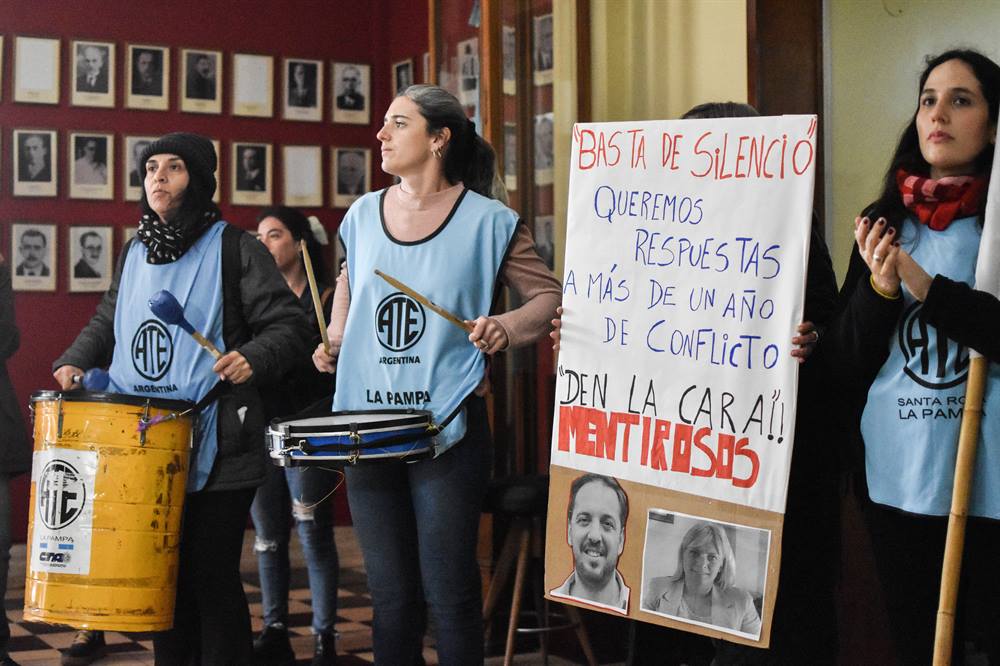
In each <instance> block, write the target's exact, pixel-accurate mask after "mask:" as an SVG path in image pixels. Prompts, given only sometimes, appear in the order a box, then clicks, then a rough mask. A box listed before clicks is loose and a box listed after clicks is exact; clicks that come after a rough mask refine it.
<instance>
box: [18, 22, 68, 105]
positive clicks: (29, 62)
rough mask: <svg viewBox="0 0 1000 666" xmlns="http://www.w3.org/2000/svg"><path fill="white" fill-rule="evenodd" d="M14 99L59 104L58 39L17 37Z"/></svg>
mask: <svg viewBox="0 0 1000 666" xmlns="http://www.w3.org/2000/svg"><path fill="white" fill-rule="evenodd" d="M14 101H15V102H28V103H30V104H58V103H59V40H58V39H46V38H44V37H20V36H18V37H14Z"/></svg>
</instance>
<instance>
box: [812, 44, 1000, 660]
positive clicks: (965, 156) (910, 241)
mask: <svg viewBox="0 0 1000 666" xmlns="http://www.w3.org/2000/svg"><path fill="white" fill-rule="evenodd" d="M998 104H1000V66H998V65H997V64H996V63H995V62H993V61H991V60H990V59H989V58H987V57H985V56H983V55H982V54H980V53H977V52H975V51H966V50H954V51H948V52H946V53H943V54H941V55H939V56H937V57H935V58H933V59H930V60H929V61H928V64H927V67H926V68H925V69H924V72H923V74H922V75H921V77H920V86H919V89H918V102H917V109H916V111H915V113H914V115H913V117H912V118H911V119H910V122H909V124H908V125H907V127H906V129H905V130H904V132H903V134H902V136H901V138H900V140H899V144H898V145H897V147H896V151H895V153H894V155H893V158H892V161H891V162H890V165H889V169H888V171H887V172H886V175H885V179H884V182H883V189H882V194H881V195H880V196H879V198H878V199H877V200H876V201H875V202H874V203H873V204H871V205H870V206H869V207H868V208H866V209H865V210H864V211H863V213H862V216H861V217H858V218H856V219H855V239H856V241H857V243H856V246H855V248H854V251H853V254H852V256H851V262H850V267H849V269H848V273H847V278H846V280H845V281H844V286H843V288H842V290H841V295H840V303H839V310H838V314H837V315H836V317H835V319H834V320H833V322H832V324H831V327H830V329H829V331H828V332H827V333H826V334H825V335H824V338H825V339H824V345H823V346H822V350H823V353H824V355H825V356H826V357H827V358H829V359H831V361H832V362H831V364H830V365H831V368H832V370H833V371H834V372H835V374H836V376H837V378H838V380H839V381H840V382H841V383H842V384H843V387H844V389H845V391H844V393H845V394H847V395H848V396H849V397H850V398H851V399H853V401H854V404H853V405H852V406H853V407H854V408H855V409H856V410H857V412H858V414H859V426H860V432H859V434H860V440H861V442H862V443H863V447H864V448H863V450H864V460H865V480H866V482H867V491H868V498H869V500H870V501H868V502H867V503H866V505H865V514H866V518H867V521H868V526H869V530H870V532H871V538H872V543H873V547H874V552H875V559H876V565H877V567H878V572H879V576H880V578H881V581H882V588H883V591H884V594H885V597H886V602H887V606H888V611H889V619H890V625H891V628H892V631H893V634H894V638H895V642H896V648H897V651H898V654H899V658H900V661H901V663H904V664H926V663H929V662H930V661H931V651H932V645H933V640H934V621H935V611H936V609H937V602H938V593H939V589H940V580H941V563H942V555H943V552H944V540H945V532H946V529H947V520H946V518H945V517H946V516H947V515H948V513H949V507H950V503H951V495H952V484H953V479H954V469H955V450H956V445H957V441H958V433H959V426H960V420H961V414H962V403H963V401H964V394H965V383H966V380H967V375H968V363H969V357H968V348H974V349H976V350H977V351H979V352H981V353H982V354H983V355H984V356H985V357H986V358H987V360H989V361H992V362H993V363H996V362H998V361H1000V336H998V335H997V330H998V328H1000V300H998V299H997V298H996V297H995V296H993V295H990V294H988V293H986V292H982V291H977V290H975V289H973V288H972V287H970V286H969V285H970V284H972V283H973V282H974V275H975V266H976V257H977V254H978V252H979V248H980V238H981V236H982V234H983V233H984V228H983V221H984V217H983V214H984V206H985V198H986V191H987V184H988V182H989V178H990V171H991V165H992V163H993V153H994V147H995V144H996V134H997V112H998ZM985 231H987V232H991V231H993V230H991V229H986V230H985ZM932 276H933V277H932ZM998 391H1000V371H998V369H997V366H996V365H992V366H991V369H990V371H989V375H988V378H987V381H986V405H987V409H986V411H985V413H984V414H983V417H982V424H981V433H980V439H979V442H980V444H979V457H978V459H977V461H976V468H975V474H974V481H973V488H972V497H971V505H970V511H969V513H970V516H971V517H970V520H969V523H968V532H967V536H966V545H965V553H966V557H965V560H964V566H963V567H962V584H961V588H960V598H959V609H958V613H957V620H958V621H957V625H956V636H955V641H954V645H955V646H957V647H959V648H962V649H963V650H964V649H966V646H967V645H969V646H974V651H975V652H984V653H986V655H988V657H989V660H990V662H989V663H993V664H997V663H1000V633H998V632H997V627H998V626H1000V605H998V604H997V601H996V600H997V599H998V598H1000V579H998V577H997V576H996V561H997V558H998V557H1000V525H998V524H997V523H996V522H995V521H996V520H997V519H1000V412H998V411H997V410H996V408H995V407H993V408H991V407H990V406H991V405H992V403H991V400H993V401H995V400H996V399H997V398H996V396H997V395H998V393H997V392H998ZM964 657H965V655H964V654H962V653H961V652H957V653H956V654H955V659H954V663H963V662H964Z"/></svg>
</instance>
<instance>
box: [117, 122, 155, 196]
mask: <svg viewBox="0 0 1000 666" xmlns="http://www.w3.org/2000/svg"><path fill="white" fill-rule="evenodd" d="M156 139H157V137H155V136H148V135H147V136H131V135H126V136H125V140H124V141H123V142H122V192H124V193H125V196H124V199H125V201H138V200H139V199H140V198H142V187H143V181H144V180H145V178H146V173H145V169H144V168H143V165H142V164H139V163H138V160H139V156H140V155H141V154H142V151H143V150H144V149H145V148H146V146H148V145H149V144H151V143H153V142H154V141H156Z"/></svg>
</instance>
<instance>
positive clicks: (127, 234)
mask: <svg viewBox="0 0 1000 666" xmlns="http://www.w3.org/2000/svg"><path fill="white" fill-rule="evenodd" d="M137 233H139V227H122V245H121V247H122V249H125V246H126V245H128V242H129V241H130V240H132V239H133V238H135V235H136V234H137Z"/></svg>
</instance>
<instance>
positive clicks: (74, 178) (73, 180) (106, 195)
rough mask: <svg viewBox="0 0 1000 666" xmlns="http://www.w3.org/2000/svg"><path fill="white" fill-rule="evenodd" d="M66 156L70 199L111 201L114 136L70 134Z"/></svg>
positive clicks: (92, 133) (95, 133)
mask: <svg viewBox="0 0 1000 666" xmlns="http://www.w3.org/2000/svg"><path fill="white" fill-rule="evenodd" d="M66 155H67V160H66V162H67V164H68V165H69V196H70V198H71V199H112V198H114V173H115V136H114V134H103V133H100V132H82V131H77V132H70V134H69V141H68V142H67V146H66Z"/></svg>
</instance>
